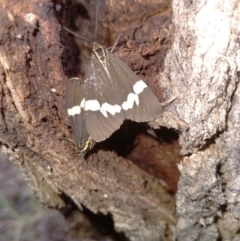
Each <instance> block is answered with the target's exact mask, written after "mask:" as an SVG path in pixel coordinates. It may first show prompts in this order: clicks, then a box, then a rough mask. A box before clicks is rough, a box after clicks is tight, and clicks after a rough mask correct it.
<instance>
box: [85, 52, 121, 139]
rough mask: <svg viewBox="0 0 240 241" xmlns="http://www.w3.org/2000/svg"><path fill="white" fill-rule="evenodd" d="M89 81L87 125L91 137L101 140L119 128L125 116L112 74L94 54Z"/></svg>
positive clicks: (89, 71) (86, 104) (86, 109)
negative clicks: (113, 83)
mask: <svg viewBox="0 0 240 241" xmlns="http://www.w3.org/2000/svg"><path fill="white" fill-rule="evenodd" d="M87 81H88V84H87V98H86V102H85V107H84V108H85V115H86V126H87V130H88V133H89V135H90V137H91V139H93V140H94V141H96V142H100V141H103V140H105V139H107V138H108V137H109V136H110V135H111V134H112V133H113V132H115V131H116V130H118V129H119V127H120V126H121V124H122V123H123V121H124V118H125V117H124V114H123V112H122V109H121V100H119V98H118V95H117V93H116V92H117V91H118V90H117V89H115V88H114V86H113V85H112V76H110V75H109V73H108V70H106V69H105V68H104V67H103V65H102V64H101V62H100V61H99V60H98V59H97V58H96V56H94V55H92V58H91V61H90V65H89V70H88V73H87Z"/></svg>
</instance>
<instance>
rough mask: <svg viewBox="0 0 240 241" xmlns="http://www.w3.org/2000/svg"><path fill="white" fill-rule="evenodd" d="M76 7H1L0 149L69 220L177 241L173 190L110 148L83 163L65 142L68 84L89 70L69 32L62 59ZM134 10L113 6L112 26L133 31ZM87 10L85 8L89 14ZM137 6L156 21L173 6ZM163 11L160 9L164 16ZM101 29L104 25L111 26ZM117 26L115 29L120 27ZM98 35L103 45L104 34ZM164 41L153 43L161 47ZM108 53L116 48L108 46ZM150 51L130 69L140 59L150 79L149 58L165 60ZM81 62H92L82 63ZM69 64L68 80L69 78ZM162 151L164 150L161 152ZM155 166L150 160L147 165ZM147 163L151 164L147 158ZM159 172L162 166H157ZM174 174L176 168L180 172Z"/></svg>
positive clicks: (19, 4)
mask: <svg viewBox="0 0 240 241" xmlns="http://www.w3.org/2000/svg"><path fill="white" fill-rule="evenodd" d="M95 2H96V1H94V3H95ZM69 4H70V3H69V2H65V3H64V4H63V5H62V9H61V10H60V11H56V10H55V9H54V7H57V8H59V7H60V5H56V6H54V4H53V3H52V2H50V1H46V0H45V1H44V0H42V1H41V0H40V1H39V0H37V1H30V2H29V1H21V2H19V1H11V2H9V1H4V0H2V1H1V3H0V6H1V16H0V18H1V20H0V21H1V27H0V28H1V46H0V55H1V70H2V71H1V82H0V83H1V85H0V87H1V88H0V92H1V101H0V104H1V115H0V117H1V135H0V141H1V143H2V144H3V150H4V151H5V152H6V153H8V154H9V155H10V159H11V160H12V161H13V162H14V163H15V164H16V165H18V166H19V168H20V169H21V170H22V172H23V173H24V175H25V178H26V180H27V181H28V183H29V184H30V186H31V189H32V190H33V191H34V193H35V194H36V196H37V197H38V198H39V200H40V201H41V202H43V203H44V204H46V205H48V206H50V207H54V208H58V209H62V210H65V212H66V210H69V209H70V206H73V205H72V204H73V202H74V203H75V204H76V205H77V207H78V208H79V209H81V210H82V209H84V210H85V209H86V208H87V209H88V210H90V211H91V212H93V213H95V214H97V213H100V214H104V215H107V214H108V215H109V216H111V217H112V219H113V222H114V227H115V230H116V231H117V232H123V233H124V234H125V235H126V236H127V237H128V238H129V239H130V240H159V239H164V238H165V237H166V236H171V232H170V227H171V225H174V224H175V222H176V220H175V206H174V205H175V202H174V197H173V196H172V195H170V194H169V192H171V188H170V187H169V185H168V184H167V181H166V182H164V181H163V180H158V179H157V178H154V177H153V176H152V175H149V174H148V173H147V172H145V171H143V170H141V169H140V168H138V167H137V166H136V165H134V164H133V163H132V162H131V161H129V160H127V159H124V158H122V157H119V156H118V155H117V154H116V153H115V152H112V151H107V150H106V146H103V147H102V146H101V144H100V145H99V147H98V146H97V147H96V148H95V149H94V150H93V151H92V152H91V153H90V154H88V155H87V156H83V155H80V154H76V153H75V152H76V148H74V147H73V145H72V144H71V143H69V142H67V141H64V140H60V139H59V138H61V137H68V138H72V133H71V130H70V128H69V124H68V118H67V115H66V110H65V106H64V105H65V101H64V92H65V85H66V81H67V79H68V77H71V75H72V76H76V74H77V73H78V74H79V73H80V72H81V71H79V69H77V68H78V67H79V66H81V67H82V68H83V69H84V64H83V65H81V64H80V63H79V62H77V61H76V62H75V61H74V58H76V57H74V56H77V52H71V51H73V49H74V48H73V46H74V44H73V41H72V39H73V37H72V36H70V35H69V33H66V32H62V40H63V42H64V43H65V46H66V49H64V51H63V47H62V46H63V45H62V42H61V38H60V35H61V26H60V24H59V23H60V22H61V23H63V24H66V25H67V26H68V20H69V19H70V17H69V15H71V14H69V12H68V11H69V10H67V7H69V8H70V6H69ZM134 4H135V3H134V2H132V4H131V7H130V5H129V6H128V5H127V4H125V5H123V6H122V10H121V9H115V10H114V9H113V8H114V7H115V6H118V5H117V3H116V2H111V3H110V5H109V6H108V13H109V14H108V18H109V19H110V20H111V18H110V17H111V16H112V18H113V17H114V18H115V17H117V18H118V15H119V16H120V17H121V18H119V24H118V25H119V26H121V25H123V23H124V22H125V25H126V24H127V25H129V24H130V23H131V22H133V20H132V19H131V18H129V21H127V22H126V20H125V19H126V18H127V16H128V14H126V13H125V14H124V11H126V10H128V11H130V10H131V11H132V10H136V9H135V8H134V7H133V6H134ZM80 5H81V4H80ZM105 5H106V4H105ZM105 5H104V6H105ZM83 6H84V5H83V4H82V5H81V6H80V7H81V8H80V9H82V11H83V10H84V7H83ZM86 6H88V5H86ZM89 6H90V10H89V15H90V17H89V19H90V20H89V21H90V23H91V24H94V23H95V18H94V14H93V17H92V16H91V11H92V12H94V11H95V9H96V7H95V5H94V4H90V5H89ZM104 6H103V7H104ZM135 6H138V7H139V8H140V9H139V10H138V11H140V12H142V10H143V9H144V10H146V13H148V14H150V15H149V16H146V17H149V18H151V16H152V15H156V14H158V13H161V12H163V10H164V6H165V8H166V7H167V3H161V4H160V5H159V4H158V5H155V3H152V4H150V5H148V4H144V5H141V4H139V3H137V4H136V5H135ZM144 6H150V9H151V8H152V9H154V10H152V12H151V11H149V10H148V8H149V7H148V8H146V7H144ZM156 6H158V10H157V12H156ZM105 7H106V6H105ZM93 9H94V11H93ZM113 10H114V12H113ZM105 11H106V10H105ZM119 11H120V12H119ZM86 12H87V11H86ZM102 12H103V11H102V5H100V9H99V13H101V14H100V22H101V21H102V19H105V18H104V17H103V16H102ZM81 13H82V12H81ZM87 13H88V12H87ZM115 13H118V15H115ZM121 13H122V14H121ZM80 16H83V15H81V14H80ZM109 16H110V17H109ZM133 16H134V14H133ZM135 16H137V17H138V21H136V22H141V19H142V18H143V16H141V17H140V18H139V16H138V15H136V14H135ZM72 17H74V16H72ZM156 17H157V18H156ZM156 17H155V18H156V21H157V20H159V19H165V18H166V17H162V16H161V15H159V16H158V15H156ZM57 19H58V20H57ZM74 20H75V19H74ZM83 20H84V19H83ZM84 21H85V20H84ZM105 21H106V22H108V21H107V20H105ZM152 21H153V20H152ZM80 22H82V21H80ZM102 22H103V25H104V21H102ZM110 22H111V23H112V25H113V22H114V19H112V20H111V21H110ZM162 22H164V21H162ZM168 22H169V21H168ZM71 26H73V27H74V26H78V25H77V24H76V23H75V22H74V23H72V24H70V27H71ZM125 27H126V26H125ZM121 28H123V27H121ZM121 28H120V30H121ZM138 28H140V29H141V31H142V33H141V34H142V35H144V29H143V27H142V25H139V24H138ZM80 29H82V27H80ZM87 29H88V28H87ZM89 29H90V30H91V31H94V30H93V29H91V28H89ZM113 29H117V28H116V27H115V28H113ZM90 30H89V31H90ZM157 30H158V31H160V33H161V34H162V37H161V38H165V35H164V34H165V32H166V34H167V36H169V31H165V32H164V31H163V30H161V28H157ZM135 31H136V30H135V29H134V28H132V29H130V30H129V33H128V34H127V33H126V34H125V37H123V38H122V39H121V42H122V43H123V44H125V45H127V44H128V48H127V49H128V52H127V53H126V51H125V53H124V51H119V55H123V59H124V55H125V56H128V58H129V56H131V55H130V54H129V53H131V47H132V46H133V47H134V45H133V44H131V41H132V42H134V41H133V40H131V38H132V36H133V35H134V32H135ZM99 32H100V33H101V34H100V39H101V35H102V34H103V33H102V32H104V31H103V28H101V31H99ZM117 32H119V31H118V30H117V31H114V34H115V35H116V33H117ZM83 34H84V33H83ZM86 34H87V33H86ZM138 34H140V33H138ZM153 34H154V33H152V34H151V35H152V36H153ZM103 36H104V37H105V36H107V34H106V33H105V34H103ZM111 36H113V35H111ZM126 36H130V37H126ZM146 36H147V33H145V38H146V39H147V37H146ZM105 38H106V37H105ZM161 38H160V37H159V36H158V35H157V38H156V39H153V40H152V41H153V42H155V43H156V44H159V42H160V40H161ZM129 39H130V41H129ZM110 42H111V41H110ZM105 45H109V42H108V43H107V44H105ZM120 45H121V44H120ZM138 45H139V44H138ZM159 48H160V45H159ZM83 49H84V48H83ZM125 49H126V48H125ZM146 49H148V48H146V45H142V49H141V52H140V53H139V51H136V56H137V57H136V56H135V57H131V58H129V63H131V61H132V60H131V59H136V58H139V57H141V59H142V61H141V62H142V63H137V64H135V70H136V71H137V72H138V73H140V74H142V75H147V74H146V73H145V72H144V70H147V68H146V66H147V65H149V66H152V67H151V68H153V64H154V61H153V59H154V58H152V60H151V61H147V59H146V58H144V54H145V56H148V58H149V59H151V56H152V55H153V57H154V53H159V49H158V50H155V52H154V51H153V53H150V52H149V53H147V52H146ZM165 52H166V50H165ZM143 53H144V54H143ZM161 54H162V53H161ZM80 59H81V60H82V59H83V60H85V59H84V58H82V57H81V58H80ZM155 59H156V57H155ZM161 60H163V57H162V58H161ZM63 62H64V64H65V66H66V71H65V73H67V75H68V77H67V76H66V75H65V74H64V71H63ZM135 63H136V62H135ZM141 66H143V67H141ZM141 69H143V70H141ZM149 69H150V68H148V71H149ZM74 71H75V72H74ZM145 138H146V137H145ZM139 140H140V139H139ZM123 142H124V140H123ZM155 142H156V140H155ZM120 144H121V143H119V145H120ZM155 145H156V147H157V145H158V144H155ZM151 148H152V145H151ZM141 151H142V150H141ZM142 153H143V152H142ZM149 153H150V152H149ZM132 155H133V154H132ZM154 156H156V154H155V155H154ZM154 156H153V157H154ZM134 157H135V158H136V155H135V156H134V155H133V158H134ZM148 158H149V157H148V156H146V157H145V160H146V159H148ZM140 160H141V162H142V163H143V162H144V158H143V157H142V156H141V159H140ZM156 160H157V159H156V158H155V161H156ZM138 161H139V158H138ZM151 161H153V160H152V159H151ZM152 165H156V166H157V164H156V163H155V164H152ZM173 170H176V168H175V169H174V167H173ZM176 173H177V172H176ZM153 174H155V173H153ZM159 175H160V174H159ZM177 175H178V174H177ZM156 176H158V175H156ZM160 176H161V175H160ZM173 189H175V188H173ZM71 200H72V201H71Z"/></svg>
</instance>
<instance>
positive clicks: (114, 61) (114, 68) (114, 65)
mask: <svg viewBox="0 0 240 241" xmlns="http://www.w3.org/2000/svg"><path fill="white" fill-rule="evenodd" d="M106 52H107V55H108V58H107V60H108V63H107V65H108V69H109V73H110V75H111V76H114V79H113V81H112V82H113V84H114V87H113V88H114V89H118V98H119V99H121V101H122V108H123V111H124V115H125V118H126V119H130V120H133V121H136V122H147V121H151V120H154V119H156V118H157V117H158V116H159V115H160V114H161V113H162V112H163V107H162V106H161V104H160V102H159V100H158V99H157V97H156V96H155V94H154V93H153V92H152V90H151V89H150V88H149V87H148V86H147V85H146V83H145V82H144V81H143V80H141V79H140V78H139V77H138V76H137V75H136V74H135V73H134V72H133V71H132V70H131V69H130V68H129V67H128V66H127V65H126V64H125V63H124V62H123V61H122V60H120V59H119V58H118V57H117V56H116V55H114V54H112V53H110V52H109V51H106Z"/></svg>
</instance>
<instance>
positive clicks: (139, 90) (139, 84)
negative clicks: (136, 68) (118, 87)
mask: <svg viewBox="0 0 240 241" xmlns="http://www.w3.org/2000/svg"><path fill="white" fill-rule="evenodd" d="M145 88H147V85H146V84H145V83H144V82H143V81H142V80H139V81H138V82H136V83H135V84H134V85H133V90H134V92H135V94H137V95H139V94H140V93H142V92H143V90H144V89H145Z"/></svg>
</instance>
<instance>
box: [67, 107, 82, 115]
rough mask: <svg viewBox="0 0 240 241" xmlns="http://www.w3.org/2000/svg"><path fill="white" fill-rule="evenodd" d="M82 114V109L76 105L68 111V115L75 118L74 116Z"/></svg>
mask: <svg viewBox="0 0 240 241" xmlns="http://www.w3.org/2000/svg"><path fill="white" fill-rule="evenodd" d="M80 113H81V108H80V106H79V105H76V106H74V107H72V108H71V109H68V115H69V116H71V115H72V116H74V115H77V114H80Z"/></svg>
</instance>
